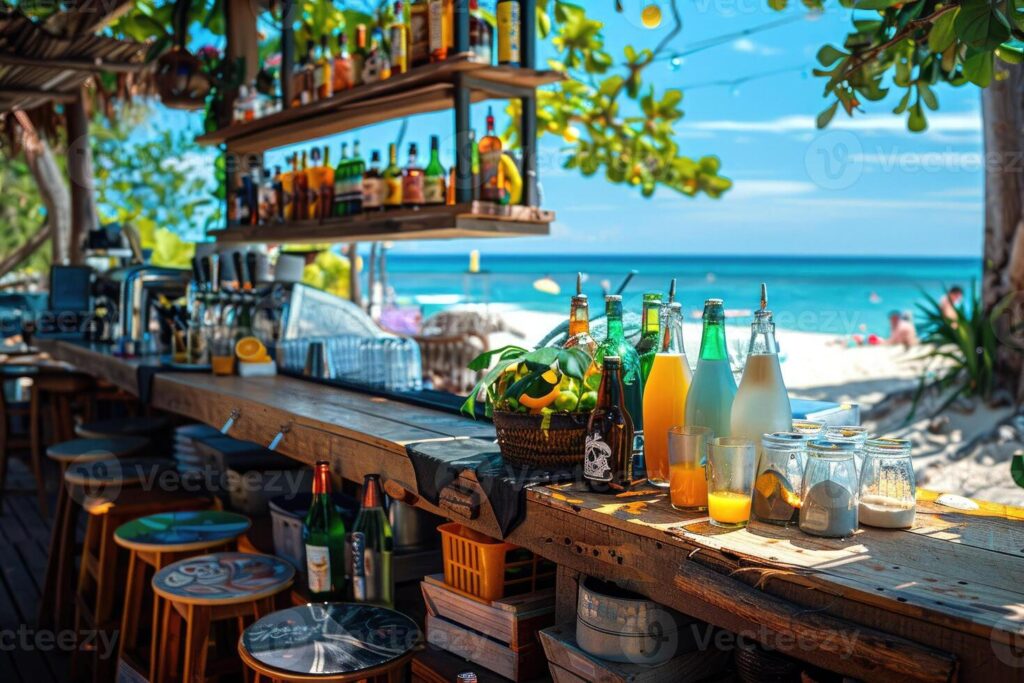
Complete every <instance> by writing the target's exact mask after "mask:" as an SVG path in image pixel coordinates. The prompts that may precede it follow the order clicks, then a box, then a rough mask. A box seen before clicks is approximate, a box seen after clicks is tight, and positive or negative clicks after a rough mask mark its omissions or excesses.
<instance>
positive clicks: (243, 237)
mask: <svg viewBox="0 0 1024 683" xmlns="http://www.w3.org/2000/svg"><path fill="white" fill-rule="evenodd" d="M554 220H555V214H554V212H552V211H544V210H542V209H537V208H533V207H529V206H498V205H496V204H492V203H489V202H472V203H468V204H456V205H454V206H437V207H433V206H427V207H420V208H412V209H396V210H394V211H384V212H370V213H362V214H359V215H356V216H347V217H345V218H330V219H327V220H325V221H322V222H321V221H301V222H294V223H273V224H270V225H252V226H249V225H245V226H232V227H229V228H225V229H223V230H218V231H216V232H212V233H211V234H212V235H213V236H214V237H215V238H216V240H217V241H218V242H231V243H253V242H255V243H271V244H284V243H299V244H303V243H319V242H369V241H378V240H387V241H397V240H413V239H416V240H426V239H457V238H477V237H539V236H546V235H548V234H549V232H550V225H551V223H552V222H553V221H554Z"/></svg>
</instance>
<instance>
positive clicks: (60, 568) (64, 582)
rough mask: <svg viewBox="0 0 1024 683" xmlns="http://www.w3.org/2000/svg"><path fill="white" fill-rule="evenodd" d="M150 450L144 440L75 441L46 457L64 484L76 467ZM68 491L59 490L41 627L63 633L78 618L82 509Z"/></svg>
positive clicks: (54, 447)
mask: <svg viewBox="0 0 1024 683" xmlns="http://www.w3.org/2000/svg"><path fill="white" fill-rule="evenodd" d="M148 446H149V439H146V438H144V437H141V436H125V437H120V438H115V439H72V440H71V441H65V442H63V443H58V444H54V445H52V446H50V447H49V448H47V449H46V455H47V457H48V458H50V460H52V461H54V462H56V463H57V465H58V467H59V468H60V475H61V479H60V480H61V482H64V473H65V472H66V471H67V469H68V467H69V466H71V465H73V464H75V463H86V462H95V461H96V460H107V459H109V458H131V457H136V456H140V455H142V454H144V453H145V451H146V448H147V447H148ZM128 485H130V484H128ZM68 489H69V487H68V486H67V485H62V486H61V487H60V488H59V489H58V490H57V506H56V510H55V512H54V517H53V528H52V530H51V533H50V551H49V554H48V556H47V562H46V578H45V581H44V583H43V591H42V595H41V596H40V603H39V624H40V626H54V627H55V628H57V629H60V630H63V629H68V628H71V626H72V619H73V618H74V602H75V599H74V595H75V581H74V566H75V531H76V529H77V528H78V513H79V510H80V509H81V507H80V505H79V504H78V502H77V501H73V500H72V499H71V496H70V495H68Z"/></svg>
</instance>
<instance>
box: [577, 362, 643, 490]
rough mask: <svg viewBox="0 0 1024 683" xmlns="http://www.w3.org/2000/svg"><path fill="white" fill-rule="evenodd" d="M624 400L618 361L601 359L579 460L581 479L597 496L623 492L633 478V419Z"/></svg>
mask: <svg viewBox="0 0 1024 683" xmlns="http://www.w3.org/2000/svg"><path fill="white" fill-rule="evenodd" d="M624 398H625V390H624V389H623V386H622V361H621V359H620V358H619V357H618V356H605V357H604V366H603V370H602V373H601V386H600V388H599V389H598V390H597V407H595V408H594V412H592V413H591V414H590V422H588V423H587V440H586V449H585V451H584V457H583V478H584V479H586V481H587V486H589V487H590V489H591V490H592V491H596V492H598V493H605V492H608V491H624V490H626V489H628V488H629V485H630V483H631V481H632V479H633V474H632V462H633V420H632V418H630V416H629V412H628V411H627V410H626V404H625V400H624Z"/></svg>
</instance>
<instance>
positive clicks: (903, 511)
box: [858, 439, 917, 529]
mask: <svg viewBox="0 0 1024 683" xmlns="http://www.w3.org/2000/svg"><path fill="white" fill-rule="evenodd" d="M916 494H917V483H916V480H915V476H914V464H913V462H912V461H911V458H910V442H909V441H907V440H906V439H870V440H869V441H868V442H867V443H866V444H865V445H864V463H863V465H862V466H861V469H860V491H859V505H858V511H859V517H860V521H861V522H863V523H864V524H867V525H869V526H875V527H882V528H883V529H909V528H910V527H912V526H914V517H915V506H916V504H917V502H916Z"/></svg>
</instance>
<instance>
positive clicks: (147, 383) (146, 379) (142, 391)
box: [135, 365, 210, 405]
mask: <svg viewBox="0 0 1024 683" xmlns="http://www.w3.org/2000/svg"><path fill="white" fill-rule="evenodd" d="M161 372H202V373H204V374H207V375H208V374H210V368H209V366H205V367H204V366H197V367H192V368H190V367H185V366H181V365H140V366H139V367H138V369H137V370H136V371H135V373H136V375H135V376H136V382H137V383H138V385H139V401H141V402H142V404H143V405H145V404H148V403H149V399H150V396H151V395H152V393H153V378H154V377H155V376H156V375H157V374H158V373H161Z"/></svg>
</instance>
